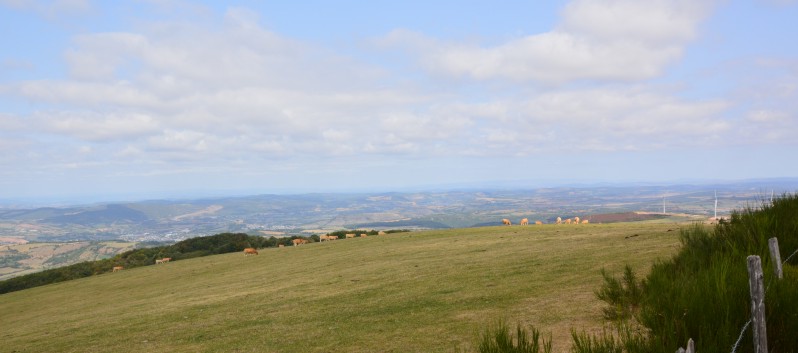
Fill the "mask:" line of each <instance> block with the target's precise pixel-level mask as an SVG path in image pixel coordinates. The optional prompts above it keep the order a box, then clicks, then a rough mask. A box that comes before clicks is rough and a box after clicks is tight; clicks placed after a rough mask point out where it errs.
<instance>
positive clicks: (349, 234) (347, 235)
mask: <svg viewBox="0 0 798 353" xmlns="http://www.w3.org/2000/svg"><path fill="white" fill-rule="evenodd" d="M354 237H355V235H354V234H352V233H347V234H346V238H347V239H349V238H354Z"/></svg>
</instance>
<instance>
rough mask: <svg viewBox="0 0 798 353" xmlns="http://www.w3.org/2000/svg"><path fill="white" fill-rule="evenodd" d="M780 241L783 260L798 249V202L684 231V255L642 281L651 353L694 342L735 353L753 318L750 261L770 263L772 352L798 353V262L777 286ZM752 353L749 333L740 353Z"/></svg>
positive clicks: (703, 348)
mask: <svg viewBox="0 0 798 353" xmlns="http://www.w3.org/2000/svg"><path fill="white" fill-rule="evenodd" d="M772 237H777V238H778V242H779V247H780V249H781V254H782V255H781V256H782V259H786V258H788V257H789V256H790V254H792V253H793V252H794V251H796V249H798V196H796V195H784V196H783V197H781V198H779V199H777V200H774V202H773V203H772V204H764V203H763V204H762V205H761V206H760V207H759V208H758V209H754V208H751V207H749V208H746V209H744V210H741V211H735V212H733V213H732V215H731V218H730V219H729V220H728V221H721V222H720V223H719V224H718V225H716V226H715V227H714V228H708V227H706V226H704V225H700V224H696V225H694V226H692V227H689V228H687V229H683V230H682V231H681V241H682V244H683V247H682V250H681V251H680V252H679V253H678V254H677V255H676V256H675V257H674V258H673V259H671V260H670V261H666V262H661V263H657V264H655V265H654V266H653V268H652V270H651V273H650V274H649V275H648V277H647V278H646V279H645V280H644V281H642V291H643V295H642V300H641V302H640V310H639V312H638V314H637V315H636V320H637V321H639V323H640V324H642V325H643V326H644V327H646V328H647V329H648V330H649V337H648V340H647V347H645V348H644V349H643V351H645V352H668V353H671V352H674V351H675V350H676V348H677V347H679V346H680V345H681V346H683V345H684V344H685V342H687V340H688V339H689V338H693V340H695V343H696V350H697V351H700V352H708V353H709V352H730V351H731V350H732V346H733V345H734V344H735V342H736V341H737V339H738V337H739V336H740V334H741V330H742V328H743V327H744V326H745V324H746V322H747V321H748V320H749V319H750V316H751V315H750V294H749V289H748V271H747V267H746V258H747V257H748V256H749V255H759V256H760V257H761V258H762V266H763V270H764V275H765V284H766V286H767V292H766V294H765V307H766V319H767V335H768V348H769V350H771V351H774V352H796V351H798V334H796V332H798V270H796V267H795V265H796V259H798V256H795V257H792V258H790V259H789V260H788V261H787V263H786V264H785V266H784V267H785V270H784V279H782V280H778V281H777V280H776V279H775V275H774V273H773V263H772V259H771V256H770V253H769V250H768V239H769V238H772ZM752 351H753V344H752V337H751V328H750V327H749V328H748V329H747V330H746V332H745V333H743V338H742V340H741V343H740V345H739V347H738V348H737V350H736V352H752Z"/></svg>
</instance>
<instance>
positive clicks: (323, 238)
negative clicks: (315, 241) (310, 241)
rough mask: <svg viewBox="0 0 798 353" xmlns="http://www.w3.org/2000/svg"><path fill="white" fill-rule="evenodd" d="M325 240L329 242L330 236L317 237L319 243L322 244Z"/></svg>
mask: <svg viewBox="0 0 798 353" xmlns="http://www.w3.org/2000/svg"><path fill="white" fill-rule="evenodd" d="M325 240H330V236H329V235H326V234H322V235H319V242H323V241H325Z"/></svg>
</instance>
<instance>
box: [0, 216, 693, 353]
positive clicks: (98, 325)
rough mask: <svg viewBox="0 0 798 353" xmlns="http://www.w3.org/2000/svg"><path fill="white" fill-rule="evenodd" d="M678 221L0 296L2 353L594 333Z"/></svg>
mask: <svg viewBox="0 0 798 353" xmlns="http://www.w3.org/2000/svg"><path fill="white" fill-rule="evenodd" d="M685 225H686V224H683V223H682V224H677V223H673V222H641V223H616V224H588V225H570V226H566V225H559V226H558V225H543V226H511V227H505V226H499V227H484V228H465V229H450V230H438V231H424V232H411V233H397V234H389V235H385V236H371V237H368V238H356V239H347V240H337V241H333V242H325V243H313V244H307V245H303V246H299V247H287V248H272V249H263V250H262V251H261V252H260V255H258V256H244V255H243V254H241V253H232V254H224V255H215V256H208V257H201V258H194V259H189V260H183V261H176V262H172V263H169V264H165V265H157V266H147V267H140V268H135V269H130V270H124V271H121V272H117V273H107V274H103V275H99V276H94V277H90V278H83V279H79V280H73V281H68V282H62V283H57V284H53V285H47V286H43V287H37V288H32V289H28V290H23V291H19V292H13V293H7V294H3V295H0V342H3V344H2V347H0V351H3V352H145V351H169V352H453V351H454V349H455V347H460V348H464V349H470V347H472V346H473V345H474V342H475V337H476V336H478V334H479V333H480V332H481V330H482V329H483V328H484V327H486V326H488V325H490V324H491V323H494V322H495V321H496V320H499V319H504V320H506V321H507V322H509V323H511V324H515V323H521V324H523V325H534V326H535V327H537V328H539V329H540V330H541V331H542V332H543V334H544V336H548V334H549V333H550V334H551V335H552V338H553V341H554V351H556V352H559V351H567V350H568V349H569V348H570V345H571V338H570V335H571V334H570V330H571V329H576V330H586V331H588V332H601V331H602V327H603V326H604V321H603V318H602V312H601V307H602V305H603V302H601V301H599V300H598V299H596V296H595V294H594V291H595V290H596V289H598V288H599V287H600V285H601V284H602V277H601V274H600V271H601V269H606V270H607V271H608V272H609V273H613V274H614V273H620V272H621V271H622V270H623V267H624V265H627V264H628V265H631V267H632V268H633V269H634V270H635V271H636V272H637V273H639V274H640V275H641V276H643V275H644V274H646V273H647V272H648V270H649V268H650V267H651V265H652V264H653V263H654V262H655V261H657V260H658V259H660V260H665V259H668V258H670V257H671V256H672V255H674V254H675V253H676V252H677V251H678V250H679V248H680V242H679V229H680V228H681V227H684V226H685Z"/></svg>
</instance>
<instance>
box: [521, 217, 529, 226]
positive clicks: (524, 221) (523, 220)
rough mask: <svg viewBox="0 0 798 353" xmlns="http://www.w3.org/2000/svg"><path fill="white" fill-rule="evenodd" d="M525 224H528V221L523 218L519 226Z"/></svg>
mask: <svg viewBox="0 0 798 353" xmlns="http://www.w3.org/2000/svg"><path fill="white" fill-rule="evenodd" d="M527 224H529V220H528V219H526V218H524V219H522V220H521V225H522V226H525V225H527Z"/></svg>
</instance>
